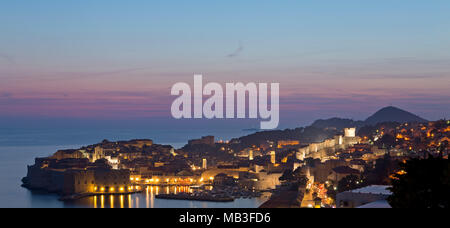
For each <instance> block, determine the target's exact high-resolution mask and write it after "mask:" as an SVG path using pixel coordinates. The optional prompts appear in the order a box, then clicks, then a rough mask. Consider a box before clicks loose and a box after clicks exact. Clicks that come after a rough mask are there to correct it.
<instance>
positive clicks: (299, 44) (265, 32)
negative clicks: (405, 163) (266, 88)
mask: <svg viewBox="0 0 450 228" xmlns="http://www.w3.org/2000/svg"><path fill="white" fill-rule="evenodd" d="M79 2H81V1H79ZM79 2H77V3H70V4H62V3H61V4H59V3H58V4H55V3H52V4H51V3H50V2H48V1H42V2H39V3H35V2H32V3H27V4H18V3H8V4H6V5H5V6H4V7H2V8H1V9H0V20H2V21H5V22H7V23H2V24H1V25H0V29H1V33H2V35H1V36H0V118H11V117H14V118H36V117H46V118H68V119H70V118H81V119H111V120H116V119H117V120H123V119H132V118H140V119H142V118H144V119H145V118H148V119H152V118H170V106H171V103H172V101H173V100H174V99H175V97H171V96H170V89H171V86H172V85H173V84H175V83H177V82H187V83H189V84H192V83H193V75H194V74H202V75H203V76H204V80H205V81H206V82H219V83H226V82H244V83H248V82H266V83H271V82H277V83H280V88H281V91H280V93H281V98H280V103H281V107H280V108H281V118H282V119H281V125H282V126H292V125H298V124H307V123H310V122H312V121H314V120H315V119H318V118H330V117H335V116H336V117H345V118H353V119H358V120H359V119H365V118H366V117H368V116H369V115H371V114H372V113H374V112H375V111H377V110H378V109H380V108H382V107H384V106H389V105H393V106H397V107H399V108H403V109H405V110H407V111H411V112H413V113H415V114H418V115H420V116H422V117H423V118H426V119H430V120H435V119H440V118H448V117H449V116H450V55H449V54H448V53H450V41H449V39H448V37H450V33H449V31H450V29H449V28H450V25H449V21H450V18H449V17H450V16H449V14H448V10H450V4H448V1H437V2H436V4H433V6H430V5H424V4H423V2H421V1H410V2H409V3H408V4H404V3H392V2H391V1H384V0H383V1H377V3H370V4H367V5H360V4H357V3H356V2H355V1H348V0H346V1H344V2H343V3H342V4H340V5H339V6H332V5H329V4H317V3H313V2H309V3H294V2H289V3H277V4H276V3H269V2H264V4H261V5H260V6H255V5H254V4H249V3H241V4H240V5H239V7H236V5H235V4H237V2H234V3H233V1H231V2H227V3H221V4H217V5H214V4H211V3H208V2H205V1H194V2H192V3H191V4H185V3H179V4H180V7H173V5H170V4H168V3H165V2H163V1H154V2H153V1H152V2H151V3H149V2H139V3H137V4H130V5H126V6H124V5H123V3H119V2H116V1H111V2H108V4H106V5H105V4H101V3H100V2H102V1H98V2H97V3H91V4H90V5H89V6H87V5H83V4H81V3H79ZM386 4H388V5H389V7H386ZM325 5H326V6H325ZM36 9H39V10H36Z"/></svg>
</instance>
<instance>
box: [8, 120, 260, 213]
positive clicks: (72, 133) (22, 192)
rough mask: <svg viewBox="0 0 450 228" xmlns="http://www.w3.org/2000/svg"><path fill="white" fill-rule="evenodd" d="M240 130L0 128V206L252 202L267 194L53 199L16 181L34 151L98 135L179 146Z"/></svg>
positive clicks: (246, 205)
mask: <svg viewBox="0 0 450 228" xmlns="http://www.w3.org/2000/svg"><path fill="white" fill-rule="evenodd" d="M245 134H249V132H242V131H240V130H225V131H216V132H214V131H212V130H204V131H200V130H197V131H187V130H180V131H173V130H171V131H158V132H155V131H152V130H151V129H149V130H133V129H104V130H98V129H96V130H85V129H78V130H75V129H70V130H51V129H0V186H1V188H0V207H2V208H5V207H12V208H18V207H19V208H21V207H26V208H30V207H31V208H65V207H69V208H72V207H82V208H85V207H99V208H100V207H114V208H120V207H124V208H128V207H132V208H141V207H144V208H256V207H258V206H260V205H261V204H262V203H264V201H265V200H267V199H266V198H260V199H238V200H236V201H235V202H232V203H213V202H194V201H178V200H176V201H173V200H161V199H155V194H157V192H159V191H163V192H167V191H169V192H174V191H180V189H177V190H175V189H174V188H172V189H159V188H158V189H156V188H154V189H153V188H152V189H150V188H149V189H148V190H147V191H145V192H144V193H140V194H135V195H130V196H122V197H120V196H115V197H109V196H107V197H89V198H85V199H81V200H77V201H75V202H70V203H66V202H61V201H59V200H58V196H57V195H55V194H47V193H43V192H32V191H29V190H27V189H25V188H22V187H21V179H22V178H23V177H24V176H26V172H27V165H31V164H33V163H34V158H35V157H45V156H49V155H51V154H53V153H54V152H56V151H57V150H59V149H68V148H79V147H81V146H83V145H89V144H93V143H97V142H100V141H101V140H103V139H109V140H128V139H134V138H149V139H153V140H155V143H161V144H170V145H173V146H175V147H176V148H179V147H182V146H183V145H184V144H186V142H187V140H188V139H192V138H197V137H200V136H204V135H215V136H218V137H219V138H221V139H223V140H228V139H231V138H233V137H239V136H242V135H245Z"/></svg>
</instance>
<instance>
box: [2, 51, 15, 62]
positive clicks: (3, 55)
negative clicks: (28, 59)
mask: <svg viewBox="0 0 450 228" xmlns="http://www.w3.org/2000/svg"><path fill="white" fill-rule="evenodd" d="M0 59H3V61H5V62H7V63H9V64H15V63H16V61H15V59H14V58H13V57H12V56H10V55H6V54H3V53H0Z"/></svg>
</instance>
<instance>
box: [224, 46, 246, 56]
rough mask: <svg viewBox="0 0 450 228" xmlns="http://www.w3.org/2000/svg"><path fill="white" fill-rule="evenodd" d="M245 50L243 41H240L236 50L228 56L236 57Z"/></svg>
mask: <svg viewBox="0 0 450 228" xmlns="http://www.w3.org/2000/svg"><path fill="white" fill-rule="evenodd" d="M242 51H244V46H243V45H242V43H239V47H238V48H237V49H236V51H234V52H233V53H231V54H229V55H227V57H228V58H235V57H238V56H239V55H240V54H241V52H242Z"/></svg>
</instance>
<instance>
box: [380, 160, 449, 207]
mask: <svg viewBox="0 0 450 228" xmlns="http://www.w3.org/2000/svg"><path fill="white" fill-rule="evenodd" d="M400 167H401V168H402V171H401V172H398V173H397V174H396V175H394V179H393V180H392V188H390V190H391V191H392V195H391V196H390V197H389V199H388V201H389V203H390V204H391V206H392V207H393V208H449V206H450V162H449V160H448V159H442V158H434V157H432V156H429V158H428V159H421V160H420V159H412V160H409V161H407V162H405V163H402V164H401V165H400Z"/></svg>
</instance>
